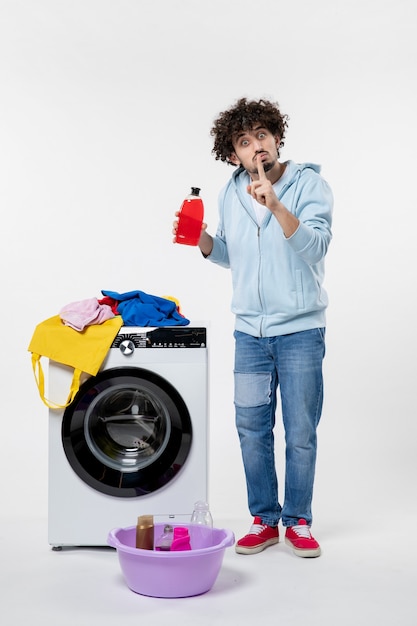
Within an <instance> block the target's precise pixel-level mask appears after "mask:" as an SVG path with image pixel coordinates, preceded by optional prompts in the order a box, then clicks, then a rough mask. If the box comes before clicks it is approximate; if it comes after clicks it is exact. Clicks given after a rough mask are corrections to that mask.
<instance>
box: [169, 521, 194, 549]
mask: <svg viewBox="0 0 417 626" xmlns="http://www.w3.org/2000/svg"><path fill="white" fill-rule="evenodd" d="M176 550H191V543H190V534H189V532H188V528H185V527H184V526H175V527H174V539H173V540H172V543H171V552H174V551H176Z"/></svg>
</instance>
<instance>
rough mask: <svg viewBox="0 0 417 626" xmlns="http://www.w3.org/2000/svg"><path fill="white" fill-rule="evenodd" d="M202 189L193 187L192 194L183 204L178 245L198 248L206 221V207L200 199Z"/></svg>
mask: <svg viewBox="0 0 417 626" xmlns="http://www.w3.org/2000/svg"><path fill="white" fill-rule="evenodd" d="M199 194H200V189H199V188H198V187H191V193H190V195H189V196H187V197H186V198H185V200H184V202H183V203H182V206H181V209H180V214H179V216H178V229H177V234H176V237H175V241H176V243H182V244H185V245H187V246H196V245H197V244H198V241H199V239H200V235H201V225H202V223H203V219H204V205H203V201H202V199H201V198H200V195H199Z"/></svg>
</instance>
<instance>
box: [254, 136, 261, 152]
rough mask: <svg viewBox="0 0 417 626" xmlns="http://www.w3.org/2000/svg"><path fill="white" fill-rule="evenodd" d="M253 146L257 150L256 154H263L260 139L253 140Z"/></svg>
mask: <svg viewBox="0 0 417 626" xmlns="http://www.w3.org/2000/svg"><path fill="white" fill-rule="evenodd" d="M253 146H254V148H255V152H262V142H261V141H260V140H259V139H254V140H253Z"/></svg>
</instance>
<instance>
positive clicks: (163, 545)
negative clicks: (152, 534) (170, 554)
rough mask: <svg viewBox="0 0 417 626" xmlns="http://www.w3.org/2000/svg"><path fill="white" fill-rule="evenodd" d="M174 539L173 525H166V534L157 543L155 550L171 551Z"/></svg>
mask: <svg viewBox="0 0 417 626" xmlns="http://www.w3.org/2000/svg"><path fill="white" fill-rule="evenodd" d="M173 539H174V529H173V527H172V526H171V524H166V525H165V527H164V532H163V533H162V535H161V536H160V537H158V539H157V540H156V543H155V550H164V551H165V552H167V551H168V550H171V545H172V542H173Z"/></svg>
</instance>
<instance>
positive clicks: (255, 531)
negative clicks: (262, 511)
mask: <svg viewBox="0 0 417 626" xmlns="http://www.w3.org/2000/svg"><path fill="white" fill-rule="evenodd" d="M266 527H267V525H266V524H252V526H251V527H250V530H249V534H250V535H260V534H261V532H262V531H263V530H265V528H266Z"/></svg>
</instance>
